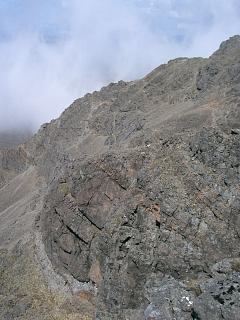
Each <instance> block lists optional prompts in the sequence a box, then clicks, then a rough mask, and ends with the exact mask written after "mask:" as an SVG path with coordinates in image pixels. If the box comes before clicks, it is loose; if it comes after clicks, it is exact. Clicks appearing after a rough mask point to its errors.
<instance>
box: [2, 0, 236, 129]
mask: <svg viewBox="0 0 240 320" xmlns="http://www.w3.org/2000/svg"><path fill="white" fill-rule="evenodd" d="M239 16H240V5H239V1H237V0H228V1H225V0H208V1H207V0H202V1H195V0H101V1H99V0H41V1H32V0H25V1H22V0H8V1H7V0H0V70H1V78H0V129H5V128H11V127H13V128H14V127H17V126H24V125H26V126H33V127H34V128H35V129H36V128H37V127H38V126H39V125H40V124H41V123H43V122H46V121H50V120H51V119H52V118H56V117H57V116H59V114H60V113H61V112H62V111H63V110H64V108H66V107H67V106H68V105H69V104H70V103H71V102H72V101H73V100H74V99H76V98H78V97H80V96H82V95H83V94H85V93H86V92H89V91H93V90H96V89H99V88H100V87H101V86H103V85H105V84H107V83H108V82H112V81H118V80H120V79H124V80H132V79H135V78H139V77H141V76H143V75H144V74H145V73H147V72H149V71H151V69H153V68H154V67H157V66H158V65H159V64H161V63H164V62H166V61H167V60H169V59H172V58H175V57H178V56H189V57H191V56H196V55H197V56H204V57H205V56H208V55H209V54H211V53H212V52H213V51H214V50H216V49H217V47H218V46H219V44H220V42H221V41H223V40H225V39H226V38H228V37H229V36H232V35H234V34H239V33H240V19H239Z"/></svg>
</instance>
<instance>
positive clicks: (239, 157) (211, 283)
mask: <svg viewBox="0 0 240 320" xmlns="http://www.w3.org/2000/svg"><path fill="white" fill-rule="evenodd" d="M239 163H240V36H234V37H232V38H230V39H229V40H227V41H225V42H223V43H222V44H221V46H220V48H219V50H218V51H216V52H215V53H214V54H213V55H212V56H211V57H210V58H209V59H203V58H193V59H188V58H179V59H175V60H172V61H169V62H168V64H164V65H161V66H160V67H158V68H157V69H155V70H153V71H152V72H151V73H150V74H148V75H147V76H146V77H144V78H143V79H140V80H138V81H133V82H129V83H126V82H123V81H120V82H118V83H112V84H110V85H109V86H107V87H104V88H102V89H101V90H100V91H99V92H94V93H92V94H87V95H86V96H84V97H83V98H81V99H78V100H76V101H74V103H73V104H72V105H71V106H70V107H69V108H68V109H66V110H65V111H64V112H63V113H62V115H61V116H60V118H59V119H57V120H53V121H52V122H51V123H49V124H44V125H43V126H42V127H41V129H40V130H39V132H38V133H37V134H36V135H35V136H33V137H32V138H31V139H30V140H29V141H28V142H27V143H25V144H22V145H20V146H19V147H18V148H17V149H13V150H8V149H7V150H2V151H0V187H1V189H0V315H1V316H0V318H1V319H31V320H32V319H59V320H60V319H96V320H97V319H98V320H106V319H125V320H127V319H131V320H143V319H145V320H154V319H155V320H172V319H176V320H180V319H181V320H188V319H195V320H207V319H211V320H215V319H216V320H217V319H225V320H239V314H240V188H239V180H240V167H239Z"/></svg>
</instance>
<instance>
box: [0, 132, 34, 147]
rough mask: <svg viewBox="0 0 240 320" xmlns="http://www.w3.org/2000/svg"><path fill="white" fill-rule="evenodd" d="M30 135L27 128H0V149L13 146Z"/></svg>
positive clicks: (24, 140) (22, 141)
mask: <svg viewBox="0 0 240 320" xmlns="http://www.w3.org/2000/svg"><path fill="white" fill-rule="evenodd" d="M31 136H32V132H31V130H29V129H14V130H4V131H1V130H0V149H2V148H14V147H16V146H18V145H19V144H21V143H24V142H26V141H27V140H28V139H29V138H30V137H31Z"/></svg>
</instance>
